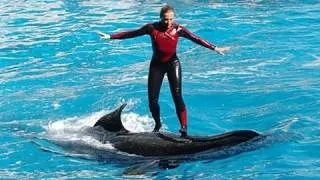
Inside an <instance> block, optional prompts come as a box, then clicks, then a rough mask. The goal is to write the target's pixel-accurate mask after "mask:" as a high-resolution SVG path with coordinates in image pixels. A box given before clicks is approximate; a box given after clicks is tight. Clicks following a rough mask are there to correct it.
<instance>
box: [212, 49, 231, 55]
mask: <svg viewBox="0 0 320 180" xmlns="http://www.w3.org/2000/svg"><path fill="white" fill-rule="evenodd" d="M229 50H230V47H220V48H219V47H216V48H214V51H216V52H217V53H218V54H220V55H224V53H225V52H226V51H229Z"/></svg>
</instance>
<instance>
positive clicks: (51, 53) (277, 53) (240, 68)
mask: <svg viewBox="0 0 320 180" xmlns="http://www.w3.org/2000/svg"><path fill="white" fill-rule="evenodd" d="M169 3H170V4H172V5H173V6H174V7H175V9H176V11H177V14H176V20H177V21H178V22H179V23H180V24H182V25H185V26H186V27H187V28H188V29H190V30H191V31H193V32H194V33H196V34H197V35H199V36H201V37H203V38H205V39H207V40H208V41H210V42H213V43H215V44H217V45H218V46H231V47H232V49H231V51H230V52H229V53H227V54H226V55H225V56H219V55H217V54H216V53H214V52H212V51H210V50H208V49H205V48H203V47H201V46H198V45H195V44H193V43H191V42H190V41H188V40H186V39H181V40H180V43H179V50H178V55H179V57H180V59H181V62H182V68H183V94H184V100H185V103H186V105H187V108H188V113H189V127H190V133H191V134H197V135H209V134H216V133H223V132H226V131H231V130H236V129H253V130H256V131H258V132H260V133H263V134H269V137H270V138H269V139H268V141H266V142H264V144H263V145H262V147H260V148H257V149H254V150H250V151H248V152H244V153H241V154H238V155H234V156H231V157H228V158H221V159H219V158H216V159H215V158H213V159H210V158H209V159H208V158H207V159H205V160H196V161H187V162H184V163H181V164H180V166H179V167H178V168H175V169H171V170H160V169H157V168H154V167H153V168H150V169H151V170H150V169H147V171H146V172H145V173H143V174H141V175H138V176H127V175H124V174H123V172H125V171H126V169H127V168H128V167H130V165H128V164H126V163H124V162H123V163H122V162H113V161H112V160H110V159H107V160H104V161H101V160H99V159H96V158H90V151H89V152H87V153H83V154H81V155H79V154H77V153H74V152H72V151H66V150H65V149H61V147H59V146H56V145H55V144H53V143H52V142H53V141H57V142H60V143H70V144H71V145H74V144H78V145H83V146H85V147H88V149H102V150H108V149H112V147H111V145H110V144H101V143H100V142H98V141H96V140H95V139H93V138H92V137H90V136H87V135H86V134H84V133H83V131H82V130H83V129H84V128H86V127H88V126H92V125H93V124H94V123H95V121H96V120H97V119H98V118H99V117H101V116H102V115H103V114H105V113H107V112H109V111H110V110H112V109H114V108H115V107H117V106H118V105H120V104H122V103H124V102H127V103H128V105H129V106H128V107H127V108H126V110H125V114H124V115H123V117H122V118H123V121H124V124H125V126H126V128H128V129H129V130H131V131H135V132H143V131H150V130H151V129H152V128H153V121H152V118H151V115H150V113H149V111H148V106H147V88H146V85H147V73H148V65H149V60H150V57H151V44H150V39H149V37H148V36H144V37H139V38H136V39H129V40H125V41H116V40H115V41H102V40H100V39H99V37H98V35H97V33H96V31H103V32H108V33H112V32H117V31H121V30H126V29H132V28H138V27H140V26H142V25H143V24H145V23H149V22H154V21H157V20H158V14H159V13H158V12H159V9H160V7H161V6H162V5H164V2H162V1H142V0H140V1H101V0H87V1H76V0H58V1H54V0H46V1H44V0H43V1H41V0H33V1H19V0H13V1H11V0H10V1H9V0H3V1H1V2H0V87H1V88H0V146H1V148H0V178H15V179H30V178H34V179H43V178H59V179H60V178H65V179H66V178H106V179H108V178H110V179H121V178H145V179H150V178H154V179H236V178H239V179H276V178H281V179H288V178H293V179H301V178H311V179H318V178H320V176H319V174H320V152H319V150H320V140H319V139H320V138H319V137H320V133H319V132H320V121H319V120H320V113H319V110H318V109H319V105H320V100H319V99H320V53H319V46H320V2H319V1H317V0H308V1H302V0H290V1H284V0H272V1H263V0H260V1H258V0H257V1H251V0H241V1H232V0H225V1H223V0H221V1H187V0H185V1H183V0H181V1H179V0H177V1H169ZM160 105H161V113H162V120H163V123H164V128H163V131H171V132H177V130H178V128H179V125H178V120H177V118H176V115H175V111H174V105H173V101H172V99H171V95H170V92H169V86H168V83H167V80H166V79H165V81H164V84H163V86H162V91H161V95H160ZM111 159H112V157H111ZM128 161H130V158H128Z"/></svg>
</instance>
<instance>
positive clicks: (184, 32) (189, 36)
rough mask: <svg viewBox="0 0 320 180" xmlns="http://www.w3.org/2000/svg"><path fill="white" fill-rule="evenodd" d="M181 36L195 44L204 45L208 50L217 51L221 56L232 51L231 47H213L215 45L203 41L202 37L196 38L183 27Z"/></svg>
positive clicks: (180, 30)
mask: <svg viewBox="0 0 320 180" xmlns="http://www.w3.org/2000/svg"><path fill="white" fill-rule="evenodd" d="M179 35H180V36H182V37H185V38H187V39H189V40H191V41H192V42H194V43H197V44H199V45H202V46H204V47H206V48H208V49H211V50H213V51H216V52H217V53H218V54H221V55H224V52H225V51H228V50H229V49H230V47H221V48H219V47H217V46H216V45H213V44H211V43H209V42H208V41H206V40H204V39H201V38H200V37H198V36H196V35H195V34H193V33H192V32H190V31H189V30H188V29H186V28H185V27H182V26H180V27H179Z"/></svg>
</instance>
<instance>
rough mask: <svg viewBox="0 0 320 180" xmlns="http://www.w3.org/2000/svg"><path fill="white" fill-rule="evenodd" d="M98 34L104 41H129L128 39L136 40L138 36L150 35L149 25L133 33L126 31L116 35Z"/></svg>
mask: <svg viewBox="0 0 320 180" xmlns="http://www.w3.org/2000/svg"><path fill="white" fill-rule="evenodd" d="M98 34H99V35H100V36H101V38H102V39H128V38H134V37H137V36H142V35H145V34H148V25H145V26H143V27H141V28H140V29H137V30H132V31H124V32H120V33H116V34H111V35H109V34H106V33H102V32H98Z"/></svg>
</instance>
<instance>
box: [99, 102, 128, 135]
mask: <svg viewBox="0 0 320 180" xmlns="http://www.w3.org/2000/svg"><path fill="white" fill-rule="evenodd" d="M126 105H127V104H123V105H121V106H120V107H118V108H117V109H116V110H114V111H113V112H111V113H109V114H106V115H104V116H103V117H101V118H100V119H99V120H98V121H97V122H96V123H95V124H94V127H98V126H100V127H102V128H103V129H104V130H106V131H110V132H119V131H127V130H126V129H125V128H124V127H123V125H122V122H121V112H122V110H123V109H124V108H125V106H126Z"/></svg>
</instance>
